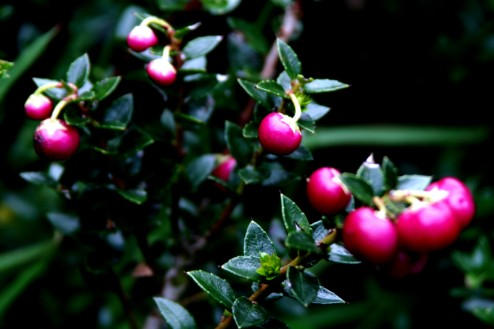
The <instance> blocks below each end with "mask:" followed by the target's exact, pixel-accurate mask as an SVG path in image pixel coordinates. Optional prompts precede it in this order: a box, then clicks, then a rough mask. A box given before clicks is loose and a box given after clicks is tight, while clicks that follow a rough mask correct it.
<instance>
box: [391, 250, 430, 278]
mask: <svg viewBox="0 0 494 329" xmlns="http://www.w3.org/2000/svg"><path fill="white" fill-rule="evenodd" d="M427 258H428V257H427V254H410V253H409V252H405V251H399V252H398V253H397V254H396V255H395V257H393V259H392V260H391V262H390V263H389V264H388V265H387V271H388V273H389V275H390V276H392V277H393V278H397V279H401V278H404V277H406V276H408V275H411V274H417V273H420V272H422V270H423V269H424V267H425V265H426V264H427Z"/></svg>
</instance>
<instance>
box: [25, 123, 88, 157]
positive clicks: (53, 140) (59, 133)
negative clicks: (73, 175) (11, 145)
mask: <svg viewBox="0 0 494 329" xmlns="http://www.w3.org/2000/svg"><path fill="white" fill-rule="evenodd" d="M79 139H80V138H79V132H78V131H77V129H76V128H74V127H72V126H69V125H68V124H67V123H65V122H64V121H62V120H59V119H51V118H50V119H46V120H43V121H42V122H41V123H40V125H39V126H38V127H37V128H36V130H35V132H34V148H35V150H36V152H37V153H38V154H39V155H40V156H41V157H44V158H47V159H50V160H66V159H68V158H70V157H71V156H72V155H73V154H74V153H75V152H76V151H77V147H78V146H79Z"/></svg>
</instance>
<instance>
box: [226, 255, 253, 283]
mask: <svg viewBox="0 0 494 329" xmlns="http://www.w3.org/2000/svg"><path fill="white" fill-rule="evenodd" d="M259 267H261V262H260V261H259V258H258V257H254V256H238V257H234V258H232V259H230V260H229V261H228V262H226V263H225V264H223V265H222V266H221V268H222V269H224V270H225V271H227V272H228V273H231V274H233V275H236V276H238V277H240V278H242V279H246V280H250V281H258V280H259V279H260V276H259V274H258V273H257V272H256V271H257V269H258V268H259Z"/></svg>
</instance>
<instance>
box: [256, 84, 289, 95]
mask: <svg viewBox="0 0 494 329" xmlns="http://www.w3.org/2000/svg"><path fill="white" fill-rule="evenodd" d="M256 88H257V89H259V90H262V91H265V92H267V93H270V94H273V95H276V96H279V97H284V98H288V96H287V95H286V93H285V89H283V87H282V86H281V85H279V84H278V82H276V81H274V80H263V81H259V82H258V83H257V84H256Z"/></svg>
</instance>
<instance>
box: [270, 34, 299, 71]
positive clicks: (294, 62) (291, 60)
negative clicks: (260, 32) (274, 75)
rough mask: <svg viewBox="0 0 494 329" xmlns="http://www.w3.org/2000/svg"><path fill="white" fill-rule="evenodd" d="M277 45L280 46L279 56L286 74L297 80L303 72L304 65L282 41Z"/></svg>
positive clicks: (278, 41)
mask: <svg viewBox="0 0 494 329" xmlns="http://www.w3.org/2000/svg"><path fill="white" fill-rule="evenodd" d="M276 45H277V46H278V56H279V57H280V60H281V64H283V67H284V68H285V71H286V73H287V74H288V76H289V77H290V78H292V80H294V79H296V78H297V76H298V75H299V74H300V73H301V72H302V63H300V60H299V59H298V56H297V54H296V53H295V52H294V51H293V49H292V48H291V47H290V46H289V45H288V44H286V42H284V41H283V40H281V39H277V40H276Z"/></svg>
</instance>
